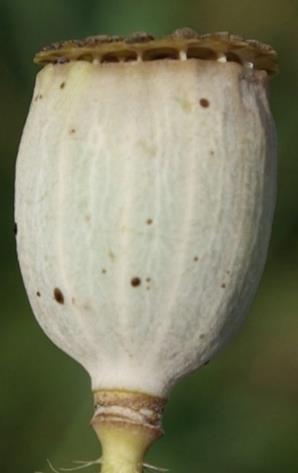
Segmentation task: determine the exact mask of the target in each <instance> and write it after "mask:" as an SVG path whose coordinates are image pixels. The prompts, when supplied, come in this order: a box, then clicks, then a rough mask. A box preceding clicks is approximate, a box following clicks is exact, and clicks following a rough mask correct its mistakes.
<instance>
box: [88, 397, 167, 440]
mask: <svg viewBox="0 0 298 473" xmlns="http://www.w3.org/2000/svg"><path fill="white" fill-rule="evenodd" d="M166 402H167V401H166V399H163V398H160V397H155V396H150V395H149V394H144V393H138V392H130V391H125V390H115V391H113V390H102V391H96V392H95V393H94V404H95V406H94V409H95V410H94V416H93V419H92V424H93V425H94V424H98V423H103V422H106V423H120V424H125V423H129V424H135V425H140V426H143V427H144V426H145V427H146V428H147V429H149V430H151V431H152V433H154V437H155V438H158V437H160V436H161V435H162V434H163V430H162V427H161V420H162V414H163V411H164V408H165V405H166Z"/></svg>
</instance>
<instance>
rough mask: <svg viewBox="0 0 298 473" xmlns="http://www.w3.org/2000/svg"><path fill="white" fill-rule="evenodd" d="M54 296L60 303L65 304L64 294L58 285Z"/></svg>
mask: <svg viewBox="0 0 298 473" xmlns="http://www.w3.org/2000/svg"><path fill="white" fill-rule="evenodd" d="M54 298H55V300H56V301H57V302H58V303H59V304H64V295H63V293H62V291H61V290H60V289H59V288H58V287H55V289H54Z"/></svg>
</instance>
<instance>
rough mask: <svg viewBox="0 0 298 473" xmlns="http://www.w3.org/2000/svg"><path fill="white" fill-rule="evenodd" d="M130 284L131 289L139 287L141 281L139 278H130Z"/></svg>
mask: <svg viewBox="0 0 298 473" xmlns="http://www.w3.org/2000/svg"><path fill="white" fill-rule="evenodd" d="M130 284H131V285H132V286H133V287H137V286H140V285H141V280H140V278H132V280H131V281H130Z"/></svg>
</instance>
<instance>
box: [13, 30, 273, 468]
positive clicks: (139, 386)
mask: <svg viewBox="0 0 298 473" xmlns="http://www.w3.org/2000/svg"><path fill="white" fill-rule="evenodd" d="M36 62H37V63H39V64H45V67H44V68H43V69H42V70H41V71H40V72H39V73H38V76H37V81H36V86H35V90H34V96H33V101H32V105H31V108H30V113H29V116H28V119H27V123H26V126H25V130H24V133H23V137H22V141H21V145H20V150H19V156H18V161H17V173H16V209H15V212H16V222H17V225H18V235H17V245H18V255H19V261H20V265H21V270H22V274H23V278H24V282H25V286H26V290H27V292H28V295H29V299H30V302H31V305H32V307H33V311H34V313H35V315H36V318H37V319H38V321H39V323H40V325H41V326H42V328H43V329H44V331H45V332H46V333H47V335H48V336H49V337H50V338H51V340H53V341H54V343H56V345H57V346H59V347H60V348H61V349H62V350H64V351H65V352H66V353H68V354H69V355H70V356H72V357H73V358H74V359H76V360H77V361H78V362H80V363H81V364H82V365H83V366H84V367H85V369H86V370H87V371H88V373H89V374H90V377H91V382H92V389H93V391H94V397H95V406H96V407H95V414H94V418H93V425H94V427H95V429H96V431H97V433H98V435H99V438H100V439H101V441H102V445H103V470H102V471H104V472H118V471H120V470H121V472H122V473H126V472H127V473H130V472H135V471H141V468H142V461H143V455H144V451H145V450H146V448H147V447H148V446H149V444H150V443H151V442H152V440H153V439H154V438H156V437H158V436H159V435H160V434H161V427H160V422H161V416H162V410H163V406H164V402H165V399H166V398H167V396H168V393H169V390H170V388H171V387H172V386H173V385H174V384H175V383H176V382H177V381H178V380H179V379H180V378H182V377H183V376H185V375H187V374H188V373H190V372H192V371H194V370H195V369H197V368H198V367H200V366H201V365H204V364H205V363H206V362H207V361H208V360H209V359H210V358H211V357H212V356H213V355H214V353H215V352H217V350H218V349H219V348H220V347H221V346H222V345H223V344H224V343H225V342H226V340H227V339H228V338H229V337H230V334H231V333H232V332H233V331H234V330H235V328H236V327H237V326H238V325H239V323H240V321H241V320H242V318H243V316H244V314H245V313H246V311H247V308H248V306H249V304H250V302H251V300H252V298H253V297H254V295H255V292H256V289H257V286H258V283H259V280H260V276H261V273H262V271H263V267H264V263H265V258H266V252H267V247H268V242H269V236H270V230H271V224H272V216H273V210H274V204H275V181H276V144H275V141H276V140H275V129H274V124H273V121H272V117H271V114H270V110H269V105H268V100H267V93H266V85H267V78H268V75H270V74H273V73H274V72H275V71H276V69H277V66H276V53H275V52H274V51H273V50H272V49H271V48H270V47H269V46H267V45H263V44H261V43H258V42H256V41H245V40H243V39H242V38H240V37H238V36H233V35H229V34H228V33H217V34H211V35H203V36H199V35H197V34H196V33H194V32H193V31H191V30H189V29H183V30H179V31H177V32H175V33H174V34H173V35H170V36H168V37H165V38H161V39H157V40H154V39H153V38H152V37H151V36H149V35H146V34H144V33H139V34H136V35H134V36H132V37H131V38H128V39H121V38H114V37H113V38H108V37H106V36H105V37H102V36H99V37H92V38H87V39H86V40H83V41H66V42H62V43H58V44H54V45H52V46H50V47H49V48H45V49H44V50H42V51H41V52H40V53H38V54H37V56H36Z"/></svg>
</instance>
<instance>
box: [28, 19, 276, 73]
mask: <svg viewBox="0 0 298 473" xmlns="http://www.w3.org/2000/svg"><path fill="white" fill-rule="evenodd" d="M165 51H171V54H165V53H164V52H165ZM206 52H209V53H208V54H206ZM109 57H110V58H111V57H112V58H113V61H109V60H107V58H109ZM127 58H128V59H127ZM193 58H197V59H202V60H212V59H213V60H219V61H220V62H225V61H228V62H229V61H233V62H239V63H242V64H244V63H252V64H253V65H254V67H255V69H259V70H265V71H267V72H268V74H274V73H276V72H277V71H278V66H277V54H276V51H275V50H274V49H273V48H272V47H271V46H269V45H268V44H264V43H261V42H259V41H256V40H250V39H248V40H246V39H243V38H242V37H241V36H238V35H233V34H230V33H227V32H218V33H211V34H203V35H200V34H198V33H196V32H195V31H193V30H191V29H190V28H181V29H179V30H176V31H175V32H174V33H172V34H170V35H168V36H164V37H162V38H157V39H154V37H153V36H152V35H150V34H147V33H144V32H140V33H135V34H133V35H131V36H130V37H128V38H122V37H119V36H107V35H99V36H89V37H87V38H85V39H82V40H70V41H61V42H58V43H53V44H51V45H49V46H47V47H45V48H43V49H42V50H41V51H40V52H38V53H37V54H36V56H35V59H34V61H35V62H36V63H37V64H47V63H61V62H62V63H63V62H68V61H77V60H85V61H90V62H92V61H94V60H95V61H99V62H125V61H127V60H129V61H148V60H151V61H152V60H160V59H172V60H183V59H193Z"/></svg>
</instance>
